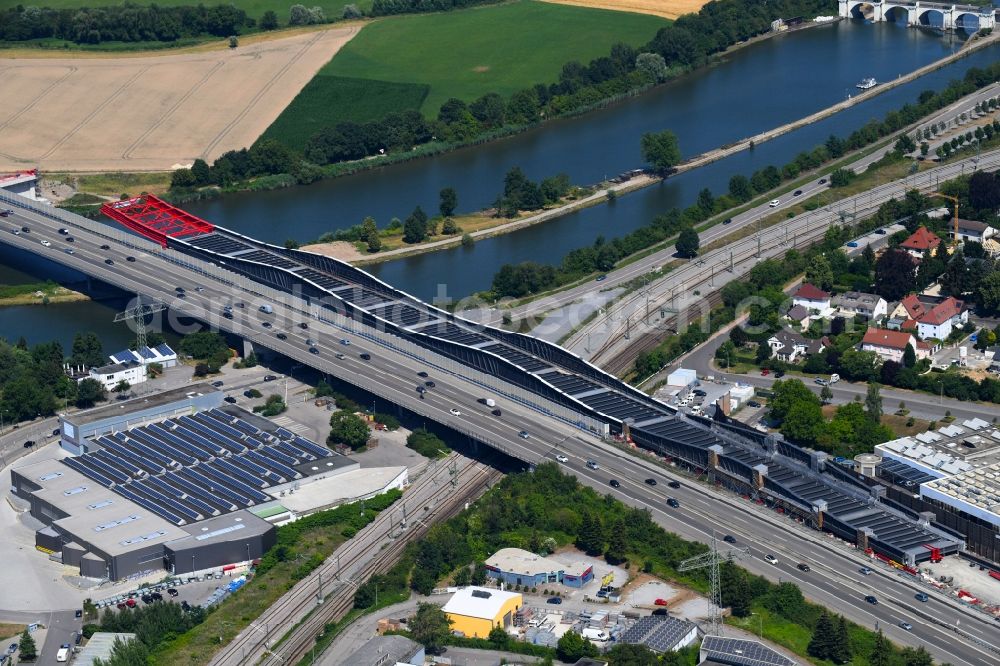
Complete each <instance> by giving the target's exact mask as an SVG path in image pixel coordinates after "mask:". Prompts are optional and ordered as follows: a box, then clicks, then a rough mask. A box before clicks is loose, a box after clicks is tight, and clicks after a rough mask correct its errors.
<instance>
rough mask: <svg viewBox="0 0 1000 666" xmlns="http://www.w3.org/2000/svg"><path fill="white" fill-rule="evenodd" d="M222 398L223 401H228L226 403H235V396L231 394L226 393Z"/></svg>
mask: <svg viewBox="0 0 1000 666" xmlns="http://www.w3.org/2000/svg"><path fill="white" fill-rule="evenodd" d="M222 400H223V401H224V402H228V403H229V404H230V405H235V404H236V398H234V397H233V396H231V395H227V396H226V397H225V398H223V399H222Z"/></svg>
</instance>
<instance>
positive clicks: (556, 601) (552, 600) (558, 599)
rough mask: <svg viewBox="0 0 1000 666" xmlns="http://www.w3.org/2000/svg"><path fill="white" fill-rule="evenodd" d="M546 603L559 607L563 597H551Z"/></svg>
mask: <svg viewBox="0 0 1000 666" xmlns="http://www.w3.org/2000/svg"><path fill="white" fill-rule="evenodd" d="M545 603H547V604H555V605H556V606H558V605H559V604H561V603H562V598H561V597H549V598H548V599H546V600H545Z"/></svg>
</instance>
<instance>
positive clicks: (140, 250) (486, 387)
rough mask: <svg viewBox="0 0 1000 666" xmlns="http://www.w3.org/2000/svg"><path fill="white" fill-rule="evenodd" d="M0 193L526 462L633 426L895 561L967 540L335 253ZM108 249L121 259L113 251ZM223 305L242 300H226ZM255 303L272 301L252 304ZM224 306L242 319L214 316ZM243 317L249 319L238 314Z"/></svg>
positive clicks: (64, 260)
mask: <svg viewBox="0 0 1000 666" xmlns="http://www.w3.org/2000/svg"><path fill="white" fill-rule="evenodd" d="M0 202H2V203H5V204H8V205H11V206H13V207H16V211H15V214H14V216H12V217H11V218H8V221H9V223H10V224H14V225H22V224H25V225H31V231H32V233H30V234H21V235H15V234H12V233H8V232H7V231H8V230H5V229H0V242H4V243H7V244H9V245H12V246H15V247H18V248H20V249H23V250H27V251H29V252H34V253H36V254H38V255H41V256H44V257H45V258H46V259H48V260H50V261H53V262H57V263H60V264H64V265H69V266H72V267H74V268H77V269H78V270H81V271H82V272H84V273H86V274H88V275H91V276H92V277H95V278H98V279H100V280H104V281H106V282H109V283H112V284H117V285H119V286H120V287H121V288H123V289H126V290H130V291H131V290H136V291H140V292H142V293H143V295H144V296H149V297H152V298H155V299H159V300H163V301H165V302H168V303H171V307H177V308H179V309H182V311H183V314H184V315H185V316H192V317H195V318H198V319H201V320H202V321H206V322H208V323H210V324H211V325H213V326H218V327H219V328H220V329H222V330H226V331H229V332H231V333H233V334H235V335H240V336H243V337H244V338H250V339H252V340H253V343H254V344H255V345H263V346H265V347H268V348H270V349H273V350H275V351H276V352H278V353H280V354H283V355H286V356H289V357H290V358H293V359H295V360H296V361H298V362H301V363H304V364H307V365H309V366H311V367H313V368H316V369H317V370H319V371H320V372H323V373H325V374H329V375H332V376H334V377H336V378H337V379H339V380H341V381H345V382H347V383H351V384H354V385H356V386H358V387H359V388H362V389H363V390H366V391H370V392H372V393H374V394H376V395H379V396H380V397H382V398H385V399H388V400H391V401H393V402H394V403H395V404H400V405H404V406H405V407H406V408H407V409H410V410H411V411H413V412H415V413H417V414H420V415H421V416H424V417H425V418H430V419H433V420H435V421H438V422H440V423H442V424H443V425H445V426H446V427H450V428H453V429H455V430H456V431H458V432H461V433H463V434H465V435H466V436H468V437H470V438H471V439H473V440H475V441H479V442H482V443H484V444H486V445H489V446H492V447H495V448H497V449H499V450H501V451H503V452H504V453H507V454H509V455H513V456H515V457H518V458H521V459H522V460H524V461H525V462H526V463H528V464H536V463H537V462H538V461H539V460H540V459H545V458H546V457H551V452H552V449H553V448H554V447H558V446H560V445H562V446H563V448H565V449H567V450H572V449H571V447H579V449H580V450H579V451H578V453H579V454H580V456H581V457H589V450H588V449H589V447H592V446H594V445H596V444H597V443H598V442H599V440H600V439H605V438H609V437H612V438H616V439H618V440H620V441H621V440H631V441H633V442H635V443H636V444H638V445H639V446H642V447H644V448H647V449H650V450H653V451H655V452H657V453H659V454H660V455H662V456H665V457H667V458H668V459H672V460H674V461H676V462H678V463H679V464H682V465H684V466H687V467H689V468H692V469H693V470H696V471H698V472H702V473H707V474H708V475H709V476H710V478H713V479H715V480H716V481H717V482H718V483H719V484H721V485H725V486H727V487H729V488H731V489H732V490H734V491H737V492H741V493H745V494H749V495H752V496H754V497H759V498H761V499H764V500H767V501H769V502H772V503H774V504H776V505H778V506H781V507H782V508H784V509H785V510H786V511H787V512H789V513H791V514H793V515H797V516H799V517H801V518H802V519H803V520H805V521H807V522H809V523H810V524H812V525H813V526H815V527H817V528H819V529H823V530H825V531H828V532H831V533H833V534H835V535H837V536H839V537H841V538H843V539H845V540H847V541H850V542H852V543H856V544H857V545H858V546H859V547H861V548H864V549H869V548H870V549H871V550H873V551H875V552H877V553H880V554H883V555H885V556H887V557H890V558H892V559H894V560H896V561H898V562H902V563H906V564H911V565H912V564H914V563H916V562H919V561H923V560H925V559H927V557H928V556H929V555H928V553H929V552H930V551H929V550H928V549H927V547H926V546H931V547H934V548H937V549H938V550H939V552H941V553H943V554H947V553H953V552H956V551H958V550H960V549H961V548H962V539H961V537H959V536H958V535H955V534H954V533H952V532H950V531H948V530H946V529H944V528H943V527H941V526H937V525H935V524H933V523H930V522H929V521H928V519H927V517H923V516H918V515H915V514H913V513H912V512H908V511H907V510H905V509H902V508H901V507H896V506H891V505H889V504H887V503H886V502H885V501H884V500H883V499H882V498H881V497H880V496H879V495H878V493H877V492H875V491H874V490H872V489H871V488H869V487H868V486H867V485H866V484H865V483H864V482H863V481H862V480H860V479H858V478H857V477H855V476H854V475H853V474H851V473H849V472H847V471H846V470H845V469H844V468H843V467H842V466H840V465H837V464H834V463H833V462H832V461H828V460H827V459H826V455H825V454H823V453H822V452H812V451H806V450H804V449H801V448H799V447H797V446H794V445H792V444H789V443H787V442H784V441H782V440H780V439H776V438H774V437H771V436H768V435H766V434H762V433H759V432H757V431H756V430H753V429H751V428H747V427H745V426H742V425H741V424H738V423H735V422H732V421H729V420H728V419H727V418H726V417H724V416H721V415H720V417H719V419H717V420H711V419H706V418H699V417H691V416H686V415H683V414H679V413H677V412H676V410H674V409H673V408H670V407H668V406H666V405H664V404H662V403H660V402H659V401H656V400H653V399H652V398H651V397H649V396H647V395H646V394H645V393H642V392H641V391H638V390H636V389H635V388H633V387H631V386H629V385H628V384H625V383H623V382H621V381H620V380H618V379H617V378H616V377H614V376H612V375H609V374H607V373H605V372H604V371H602V370H601V369H599V368H597V367H595V366H593V365H591V364H590V363H588V362H586V361H585V360H583V359H581V358H580V357H578V356H576V355H575V354H572V353H570V352H568V351H566V350H565V349H563V348H562V347H559V346H557V345H554V344H551V343H548V342H545V341H543V340H539V339H537V338H534V337H531V336H527V335H522V334H519V333H512V332H509V331H505V330H502V329H498V328H493V327H490V326H484V325H481V324H477V323H475V322H472V321H469V320H466V319H463V318H461V317H457V316H456V315H454V314H453V313H451V312H448V311H446V310H443V309H440V308H437V307H434V306H432V305H429V304H427V303H424V302H422V301H420V300H419V299H417V298H415V297H413V296H411V295H409V294H407V293H406V292H404V291H402V290H399V289H397V288H394V287H392V286H390V285H388V284H386V283H384V282H382V281H380V280H378V279H377V278H375V277H374V276H372V275H370V274H368V273H366V272H365V271H363V270H361V269H359V268H356V267H354V266H351V265H350V264H347V263H345V262H342V261H338V260H335V259H332V258H329V257H325V256H321V255H317V254H313V253H309V252H303V251H300V250H294V249H288V248H284V247H278V246H274V245H270V244H267V243H263V242H261V241H258V240H256V239H253V238H250V237H248V236H245V235H242V234H239V233H236V232H234V231H231V230H228V229H225V228H223V227H219V226H217V225H213V224H211V223H209V222H207V221H205V220H201V219H199V218H197V217H195V216H193V215H190V214H189V213H186V212H185V211H183V210H180V209H178V208H176V207H174V206H171V205H170V204H168V203H166V202H163V201H161V200H159V199H157V198H156V197H153V196H148V195H147V196H142V197H138V198H136V199H130V200H125V201H118V202H113V203H109V204H106V205H105V206H104V207H103V209H102V210H103V212H104V213H105V214H106V215H107V216H108V217H110V218H111V219H113V220H116V221H117V222H119V223H121V224H123V225H124V226H126V227H127V228H128V229H130V230H131V231H132V232H134V233H126V232H123V231H121V230H119V229H116V228H114V227H112V226H109V225H107V224H102V223H100V222H94V221H92V220H88V219H86V218H83V217H80V216H77V215H74V214H71V213H68V212H66V211H62V210H59V209H55V208H51V207H48V206H42V205H37V204H33V203H31V202H29V201H26V200H24V199H20V198H19V197H5V196H2V195H0ZM59 228H66V229H67V230H68V231H69V232H71V233H72V234H73V235H74V236H76V243H75V244H74V245H75V248H74V249H75V252H74V254H68V253H66V252H64V251H62V250H61V249H60V248H59V247H58V246H57V245H53V246H51V247H49V246H46V245H43V244H41V243H40V242H39V241H40V240H50V241H51V242H52V243H60V240H61V238H62V236H61V235H60V234H59V233H58V230H59ZM135 234H140V235H141V236H137V235H135ZM97 247H100V251H95V250H94V249H93V248H97ZM110 253H117V254H116V255H115V256H116V258H117V259H120V261H111V259H110V257H109V254H110ZM123 255H127V256H128V259H129V260H128V261H126V260H125V257H124V256H123ZM109 262H110V263H109ZM181 284H195V285H198V287H199V288H198V290H195V292H194V293H191V292H188V297H187V298H178V297H177V295H176V294H174V293H173V291H174V289H175V285H181ZM146 292H148V293H146ZM226 304H230V305H235V306H237V309H235V310H233V309H230V310H228V311H225V310H224V308H225V307H226ZM264 304H267V305H269V306H270V308H260V309H259V308H257V307H255V306H257V305H264ZM240 305H243V306H244V307H242V308H240V307H239V306H240ZM259 310H261V311H259ZM268 310H271V311H270V312H268ZM233 312H235V313H236V314H237V319H238V320H239V321H234V320H233V318H232V316H229V317H226V316H225V314H229V315H232V313H233ZM262 312H263V313H262ZM269 318H278V320H280V321H282V322H288V323H289V324H288V325H289V328H288V330H289V333H290V334H293V335H294V336H297V337H294V338H293V339H287V340H286V339H284V338H281V339H279V338H277V337H275V336H274V334H273V333H267V334H263V335H262V334H261V326H262V324H263V323H264V322H265V321H268V320H269ZM242 321H246V322H248V324H249V326H248V327H247V328H240V327H239V326H237V325H236V324H239V323H241V322H242ZM306 334H308V335H309V336H310V337H316V338H317V339H319V336H320V335H324V336H327V337H326V339H327V340H330V339H332V340H333V341H334V343H333V345H331V346H325V347H322V348H318V347H321V345H316V344H314V345H309V339H308V338H306ZM348 334H350V336H351V337H353V336H357V337H355V340H356V343H357V344H358V345H360V344H362V343H364V344H365V345H366V346H367V348H370V349H372V350H373V351H375V352H376V353H373V354H371V355H370V356H371V358H370V359H369V360H368V362H367V363H362V364H361V365H360V366H357V368H356V369H354V370H351V369H348V368H347V367H345V363H346V362H347V361H345V360H338V359H344V356H345V355H344V354H336V355H335V354H334V353H333V352H334V351H336V349H333V348H332V347H335V346H337V345H336V341H337V340H338V339H341V338H347V337H349V335H348ZM310 347H311V348H310ZM342 349H344V350H345V351H346V350H348V347H346V346H345V347H342ZM352 356H354V354H352ZM355 362H356V361H355ZM413 368H428V369H433V370H435V379H436V380H437V382H438V384H439V386H438V388H436V389H435V393H436V394H437V395H440V394H441V392H442V391H443V390H445V389H447V390H448V391H450V394H451V396H452V398H450V399H454V400H464V401H465V402H464V403H463V404H468V403H469V402H472V403H473V404H475V399H476V398H478V397H479V396H495V397H497V398H500V399H502V401H503V402H504V404H507V403H509V404H510V406H509V407H508V408H507V409H505V410H504V412H505V414H504V416H505V419H506V418H507V417H510V418H512V419H513V418H519V419H521V420H519V421H516V422H517V423H522V424H524V425H523V426H522V427H525V428H526V429H527V430H532V432H540V431H543V429H546V430H547V431H548V432H552V433H554V435H553V436H552V437H546V438H543V437H541V436H539V437H537V439H536V438H535V437H533V436H526V433H521V434H520V435H519V434H518V432H517V430H516V429H515V430H513V431H511V430H510V427H511V425H510V424H506V428H507V429H506V430H503V429H500V428H498V426H497V419H496V418H495V417H494V416H491V415H489V412H488V411H486V413H485V414H481V413H466V414H463V413H462V412H460V411H459V410H457V409H453V410H452V411H451V415H452V416H461V417H462V418H461V420H460V422H456V421H458V419H453V418H451V417H449V416H448V411H447V410H444V411H442V410H441V409H440V407H436V409H434V408H433V407H435V406H434V405H431V404H430V403H431V400H426V401H425V400H423V399H420V400H414V398H415V397H416V394H415V393H414V392H413V390H412V386H410V385H409V384H411V382H413V376H414V375H415V372H414V371H413ZM410 373H413V374H410ZM470 397H471V401H470ZM466 409H468V408H466ZM479 411H482V410H479ZM555 433H558V434H555ZM574 433H575V434H574ZM559 436H562V440H561V441H559V440H558V437H559ZM543 439H551V440H552V441H549V442H545V441H543Z"/></svg>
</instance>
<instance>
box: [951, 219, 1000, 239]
mask: <svg viewBox="0 0 1000 666" xmlns="http://www.w3.org/2000/svg"><path fill="white" fill-rule="evenodd" d="M948 233H949V235H950V236H951V237H952V238H953V239H954V238H955V229H954V226H953V225H949V232H948ZM996 233H997V230H996V229H994V228H993V227H991V226H990V225H988V224H986V223H984V222H976V221H975V220H963V219H959V220H958V240H960V241H962V242H965V241H975V242H977V243H982V242H983V241H985V240H987V239H989V238H992V237H993V236H995V235H996Z"/></svg>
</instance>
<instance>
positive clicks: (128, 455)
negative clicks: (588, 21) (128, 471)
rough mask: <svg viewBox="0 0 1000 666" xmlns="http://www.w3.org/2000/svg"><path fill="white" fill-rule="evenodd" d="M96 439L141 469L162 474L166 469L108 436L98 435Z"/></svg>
mask: <svg viewBox="0 0 1000 666" xmlns="http://www.w3.org/2000/svg"><path fill="white" fill-rule="evenodd" d="M97 441H98V443H99V444H100V445H101V446H104V447H106V448H107V449H108V450H109V451H114V452H115V453H117V454H118V455H119V456H121V457H122V458H124V459H127V460H129V461H131V462H133V463H135V464H136V465H137V466H139V467H141V468H143V469H145V470H147V471H149V472H151V473H153V474H162V473H163V472H165V471H166V468H165V467H163V465H160V464H159V463H156V462H153V461H152V460H148V459H146V458H143V457H142V456H141V455H139V454H138V453H136V452H135V451H132V450H131V449H129V448H126V447H125V446H124V445H122V444H121V443H119V442H116V441H115V440H113V439H111V438H110V437H98V438H97Z"/></svg>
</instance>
